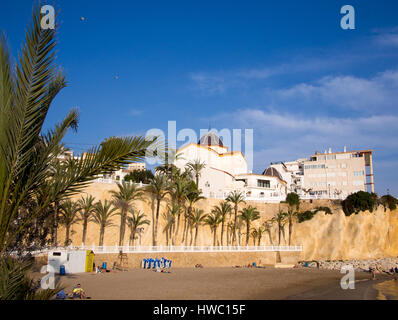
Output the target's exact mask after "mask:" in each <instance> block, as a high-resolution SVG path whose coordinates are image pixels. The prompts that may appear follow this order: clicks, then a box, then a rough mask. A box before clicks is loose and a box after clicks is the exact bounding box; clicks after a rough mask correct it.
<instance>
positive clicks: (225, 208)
mask: <svg viewBox="0 0 398 320" xmlns="http://www.w3.org/2000/svg"><path fill="white" fill-rule="evenodd" d="M212 211H215V212H216V213H218V214H219V215H220V219H221V245H222V246H223V245H224V224H225V219H226V217H227V214H230V213H231V211H232V207H231V205H230V204H229V203H228V202H227V201H223V202H221V203H220V205H219V206H214V207H213V210H212Z"/></svg>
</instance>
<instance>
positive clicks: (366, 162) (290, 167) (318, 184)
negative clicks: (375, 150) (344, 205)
mask: <svg viewBox="0 0 398 320" xmlns="http://www.w3.org/2000/svg"><path fill="white" fill-rule="evenodd" d="M270 167H273V168H275V169H276V170H278V172H279V173H280V174H281V176H282V177H283V179H284V180H285V181H286V182H287V187H288V190H289V191H290V192H296V193H298V194H299V195H300V197H301V198H303V199H306V198H307V199H312V198H330V199H344V198H346V197H347V196H348V195H349V194H351V193H354V192H357V191H361V190H362V191H369V192H374V179H373V163H372V150H359V151H346V149H345V148H344V151H343V152H332V151H331V149H329V152H325V153H320V152H315V154H313V155H312V156H310V157H309V159H298V160H296V161H289V162H278V163H271V165H270Z"/></svg>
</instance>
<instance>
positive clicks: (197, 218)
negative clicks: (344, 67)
mask: <svg viewBox="0 0 398 320" xmlns="http://www.w3.org/2000/svg"><path fill="white" fill-rule="evenodd" d="M206 217H207V215H206V214H204V211H203V210H202V209H194V210H193V213H192V215H191V223H192V228H195V241H194V246H195V247H196V245H197V243H198V242H197V240H198V232H199V227H200V226H201V225H203V224H204V223H205V221H206Z"/></svg>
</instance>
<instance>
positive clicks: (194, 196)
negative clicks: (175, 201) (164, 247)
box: [185, 181, 204, 246]
mask: <svg viewBox="0 0 398 320" xmlns="http://www.w3.org/2000/svg"><path fill="white" fill-rule="evenodd" d="M200 194H201V192H200V191H199V190H198V187H197V185H196V184H195V182H193V181H191V183H189V184H188V188H187V194H186V199H187V202H188V206H187V215H186V228H185V232H186V233H185V245H186V246H187V245H188V230H190V231H191V242H190V245H192V240H193V239H192V226H191V217H192V209H193V206H194V204H195V203H196V202H198V201H199V200H202V199H204V197H202V196H201V195H200Z"/></svg>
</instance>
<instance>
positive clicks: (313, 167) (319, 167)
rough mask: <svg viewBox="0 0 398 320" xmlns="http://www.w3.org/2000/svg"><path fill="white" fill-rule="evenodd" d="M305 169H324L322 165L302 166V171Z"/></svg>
mask: <svg viewBox="0 0 398 320" xmlns="http://www.w3.org/2000/svg"><path fill="white" fill-rule="evenodd" d="M307 169H325V165H324V164H308V165H305V166H304V170H307Z"/></svg>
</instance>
